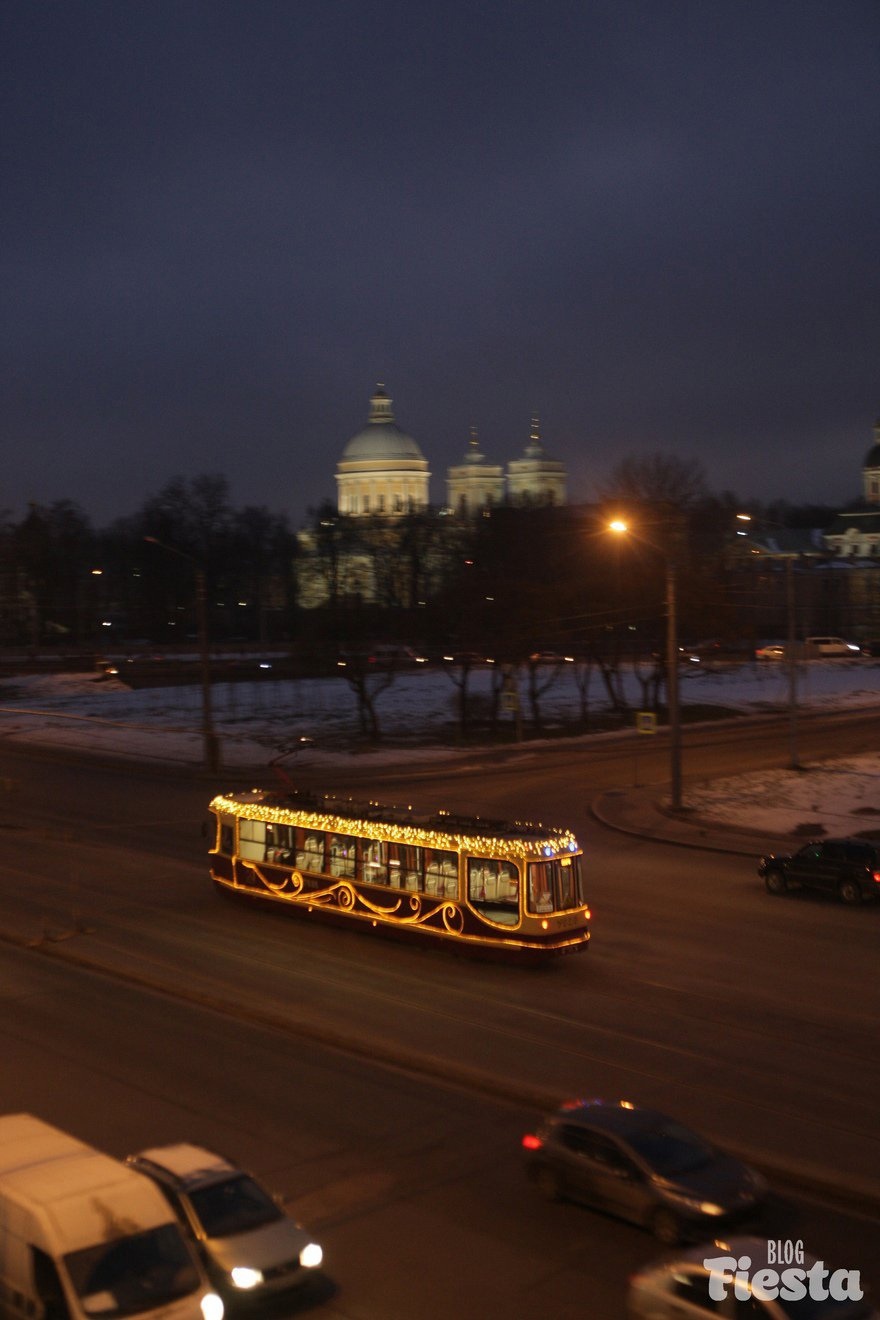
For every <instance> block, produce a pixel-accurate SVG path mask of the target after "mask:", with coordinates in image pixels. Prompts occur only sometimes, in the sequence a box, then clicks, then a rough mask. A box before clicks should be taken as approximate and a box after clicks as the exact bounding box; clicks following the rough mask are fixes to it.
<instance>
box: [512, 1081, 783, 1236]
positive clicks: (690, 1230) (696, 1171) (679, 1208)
mask: <svg viewBox="0 0 880 1320" xmlns="http://www.w3.org/2000/svg"><path fill="white" fill-rule="evenodd" d="M522 1145H523V1149H524V1151H525V1157H526V1170H527V1173H528V1174H529V1176H530V1177H531V1178H532V1179H533V1180H534V1182H535V1183H536V1185H537V1187H538V1188H539V1190H540V1191H541V1192H543V1194H544V1195H545V1196H546V1197H548V1198H549V1199H571V1200H576V1201H581V1202H583V1203H584V1204H585V1205H589V1206H593V1207H594V1208H596V1209H598V1210H605V1211H608V1212H609V1213H611V1214H613V1215H617V1216H618V1217H620V1218H621V1219H628V1220H630V1221H631V1222H632V1223H635V1224H638V1225H640V1226H642V1227H645V1228H647V1229H649V1230H650V1231H651V1232H652V1233H653V1234H654V1235H655V1236H656V1237H657V1238H659V1239H660V1241H661V1242H666V1243H670V1244H671V1243H676V1242H678V1241H680V1240H681V1239H682V1238H685V1237H690V1238H692V1237H700V1236H702V1235H704V1234H705V1233H706V1232H707V1230H708V1231H709V1232H710V1233H717V1232H719V1231H721V1230H722V1229H723V1228H724V1227H725V1226H729V1225H734V1224H739V1223H743V1222H747V1221H748V1220H750V1219H752V1218H754V1217H756V1216H757V1215H758V1213H759V1212H760V1210H761V1207H762V1205H763V1202H764V1199H765V1197H766V1193H767V1186H766V1183H765V1182H764V1179H763V1178H762V1177H761V1175H760V1174H759V1173H756V1172H755V1170H753V1169H750V1168H749V1167H748V1166H747V1165H745V1164H741V1163H740V1161H739V1160H737V1159H734V1157H733V1156H732V1155H727V1154H725V1152H724V1151H721V1150H719V1149H718V1148H717V1147H715V1146H714V1145H713V1144H712V1143H711V1142H709V1141H707V1140H706V1139H705V1138H704V1137H701V1136H699V1135H698V1134H697V1133H696V1132H692V1131H690V1129H688V1128H686V1127H684V1126H683V1125H682V1124H681V1123H678V1122H677V1121H676V1120H675V1119H673V1118H669V1117H667V1115H665V1114H661V1113H658V1112H657V1111H656V1110H654V1109H640V1108H637V1107H636V1106H635V1105H634V1104H631V1103H630V1102H629V1101H627V1100H621V1101H618V1102H608V1101H604V1100H575V1101H572V1102H571V1103H569V1104H566V1105H563V1106H562V1108H561V1109H559V1110H557V1112H556V1113H555V1114H551V1115H549V1116H548V1117H547V1118H545V1119H544V1121H543V1122H542V1123H541V1125H540V1126H539V1127H538V1128H537V1130H536V1131H535V1132H534V1133H531V1132H530V1133H526V1135H525V1136H524V1137H523V1139H522Z"/></svg>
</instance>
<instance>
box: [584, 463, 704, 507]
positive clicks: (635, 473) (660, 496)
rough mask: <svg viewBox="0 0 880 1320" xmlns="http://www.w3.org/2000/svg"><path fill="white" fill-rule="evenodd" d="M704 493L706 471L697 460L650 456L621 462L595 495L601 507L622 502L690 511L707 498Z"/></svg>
mask: <svg viewBox="0 0 880 1320" xmlns="http://www.w3.org/2000/svg"><path fill="white" fill-rule="evenodd" d="M707 489H708V488H707V484H706V474H705V470H704V468H703V465H702V463H700V461H699V460H698V459H684V458H679V457H678V456H677V455H676V454H663V453H652V454H644V455H635V454H633V455H630V456H629V457H628V458H624V459H621V461H620V462H619V463H618V464H617V465H616V466H615V467H614V468H612V470H611V473H610V474H609V477H608V480H607V482H605V483H604V484H603V485H601V486H600V487H599V491H598V493H599V499H600V500H601V501H602V503H603V504H609V503H612V502H613V501H615V500H622V501H624V502H625V503H636V504H646V505H651V504H659V505H668V506H671V507H672V508H675V509H689V508H692V507H693V506H694V505H695V504H698V503H699V502H700V500H703V499H705V498H706V495H707Z"/></svg>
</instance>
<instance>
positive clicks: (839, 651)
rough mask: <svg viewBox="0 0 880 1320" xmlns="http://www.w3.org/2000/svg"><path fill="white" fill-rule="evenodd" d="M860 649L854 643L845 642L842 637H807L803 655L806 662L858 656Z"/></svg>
mask: <svg viewBox="0 0 880 1320" xmlns="http://www.w3.org/2000/svg"><path fill="white" fill-rule="evenodd" d="M861 649H862V648H861V647H860V646H856V644H855V642H845V641H844V640H843V638H842V637H807V638H805V640H804V653H805V655H806V658H807V659H808V660H810V659H812V658H815V657H821V656H838V655H839V656H850V657H852V656H854V655H859V654H860V652H861Z"/></svg>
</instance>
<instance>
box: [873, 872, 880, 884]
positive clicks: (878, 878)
mask: <svg viewBox="0 0 880 1320" xmlns="http://www.w3.org/2000/svg"><path fill="white" fill-rule="evenodd" d="M873 876H874V884H875V885H880V871H874V872H873Z"/></svg>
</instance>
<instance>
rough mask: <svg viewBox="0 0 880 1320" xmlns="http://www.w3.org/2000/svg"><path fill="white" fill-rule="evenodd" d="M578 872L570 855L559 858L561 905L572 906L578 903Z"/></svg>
mask: <svg viewBox="0 0 880 1320" xmlns="http://www.w3.org/2000/svg"><path fill="white" fill-rule="evenodd" d="M576 880H577V873H576V871H575V868H574V866H573V865H572V859H571V858H570V857H560V859H559V906H560V907H561V908H571V907H574V906H575V905H576V903H577V886H576V883H575V882H576Z"/></svg>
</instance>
